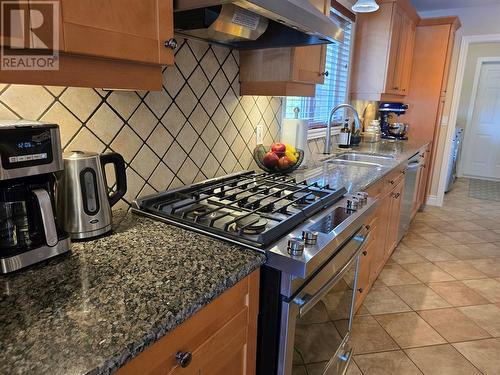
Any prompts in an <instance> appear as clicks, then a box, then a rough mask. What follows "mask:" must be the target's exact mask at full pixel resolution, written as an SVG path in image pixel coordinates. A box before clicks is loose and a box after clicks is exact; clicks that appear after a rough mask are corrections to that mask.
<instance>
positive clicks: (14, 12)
mask: <svg viewBox="0 0 500 375" xmlns="http://www.w3.org/2000/svg"><path fill="white" fill-rule="evenodd" d="M0 4H1V5H2V8H1V11H2V12H5V14H2V27H1V28H0V41H1V44H2V46H4V47H11V48H16V49H19V48H32V43H30V38H29V37H28V35H29V28H30V20H29V5H28V3H27V2H25V1H8V2H7V1H0Z"/></svg>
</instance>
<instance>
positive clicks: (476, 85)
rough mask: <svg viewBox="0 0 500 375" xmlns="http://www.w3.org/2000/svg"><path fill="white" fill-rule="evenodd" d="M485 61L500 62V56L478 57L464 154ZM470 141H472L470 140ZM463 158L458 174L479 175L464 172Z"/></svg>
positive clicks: (465, 135) (466, 121)
mask: <svg viewBox="0 0 500 375" xmlns="http://www.w3.org/2000/svg"><path fill="white" fill-rule="evenodd" d="M485 63H500V56H495V57H480V58H478V59H477V62H476V70H475V73H474V83H473V84H472V93H471V97H470V101H469V107H468V109H467V117H466V120H465V132H464V137H463V143H462V147H463V150H464V152H462V156H464V155H465V150H466V146H467V144H468V142H467V139H469V138H470V132H471V126H472V117H473V115H474V109H475V106H476V101H477V93H478V90H479V79H480V78H481V68H482V67H483V64H485ZM469 142H470V141H469ZM463 160H464V158H463V157H462V159H461V160H460V162H459V163H458V166H457V174H458V176H459V177H473V178H474V177H475V178H477V176H470V175H467V174H464V173H463ZM484 179H486V180H488V178H486V177H484Z"/></svg>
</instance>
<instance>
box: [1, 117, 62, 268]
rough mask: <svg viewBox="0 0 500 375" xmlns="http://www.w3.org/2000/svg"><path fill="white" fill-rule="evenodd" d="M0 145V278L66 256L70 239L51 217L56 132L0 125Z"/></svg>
mask: <svg viewBox="0 0 500 375" xmlns="http://www.w3.org/2000/svg"><path fill="white" fill-rule="evenodd" d="M0 140H1V141H0V273H9V272H12V271H16V270H19V269H21V268H24V267H27V266H29V265H32V264H34V263H38V262H40V261H43V260H45V259H48V258H52V257H54V256H56V255H59V254H62V253H65V252H67V251H68V250H69V249H70V239H69V235H68V234H67V233H66V232H65V231H64V230H62V228H61V226H60V225H59V223H58V222H57V217H56V215H55V183H56V176H55V174H56V172H60V171H61V170H62V169H63V161H62V152H61V141H60V135H59V127H58V126H57V125H55V124H43V123H37V122H28V121H1V122H0Z"/></svg>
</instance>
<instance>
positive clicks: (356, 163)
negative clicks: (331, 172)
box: [324, 158, 383, 168]
mask: <svg viewBox="0 0 500 375" xmlns="http://www.w3.org/2000/svg"><path fill="white" fill-rule="evenodd" d="M324 162H325V163H328V164H337V165H352V166H356V167H365V168H382V166H383V165H382V164H380V163H375V162H373V161H359V160H345V159H340V158H332V159H327V160H325V161H324Z"/></svg>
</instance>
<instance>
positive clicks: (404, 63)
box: [398, 14, 417, 95]
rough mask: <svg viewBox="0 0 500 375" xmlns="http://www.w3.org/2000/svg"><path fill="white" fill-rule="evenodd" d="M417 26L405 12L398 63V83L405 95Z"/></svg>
mask: <svg viewBox="0 0 500 375" xmlns="http://www.w3.org/2000/svg"><path fill="white" fill-rule="evenodd" d="M416 31H417V27H416V25H415V23H414V22H413V20H412V19H411V18H410V17H408V16H407V15H406V14H405V15H404V18H403V35H402V38H401V43H402V44H403V45H402V46H401V48H400V51H401V52H402V55H401V56H400V57H399V61H398V63H399V64H400V65H401V68H400V70H401V72H402V73H401V83H400V87H399V88H400V93H401V95H407V94H408V91H409V87H410V79H411V68H412V64H413V50H414V47H415V34H416Z"/></svg>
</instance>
